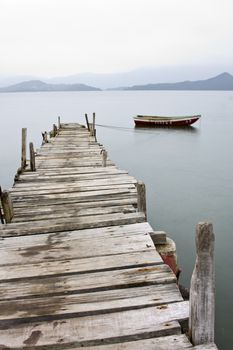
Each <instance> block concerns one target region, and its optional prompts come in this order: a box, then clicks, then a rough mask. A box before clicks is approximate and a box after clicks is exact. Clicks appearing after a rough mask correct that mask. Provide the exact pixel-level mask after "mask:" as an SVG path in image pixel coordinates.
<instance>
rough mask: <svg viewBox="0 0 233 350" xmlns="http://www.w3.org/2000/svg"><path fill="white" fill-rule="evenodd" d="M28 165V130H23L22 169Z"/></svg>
mask: <svg viewBox="0 0 233 350" xmlns="http://www.w3.org/2000/svg"><path fill="white" fill-rule="evenodd" d="M26 165H27V129H26V128H23V129H22V147H21V169H22V170H23V169H25V168H26Z"/></svg>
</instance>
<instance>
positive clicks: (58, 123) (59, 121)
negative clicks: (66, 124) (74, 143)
mask: <svg viewBox="0 0 233 350" xmlns="http://www.w3.org/2000/svg"><path fill="white" fill-rule="evenodd" d="M57 119H58V120H57V127H58V129H61V117H58V118H57Z"/></svg>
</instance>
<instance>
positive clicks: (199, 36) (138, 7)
mask: <svg viewBox="0 0 233 350" xmlns="http://www.w3.org/2000/svg"><path fill="white" fill-rule="evenodd" d="M0 50H1V54H0V74H33V75H40V76H56V75H68V74H73V73H80V72H121V71H128V70H133V69H135V68H138V67H145V66H155V67H159V66H164V65H176V64H179V65H180V64H202V63H204V64H206V63H210V64H215V63H216V64H219V65H221V64H224V65H226V64H231V63H232V62H233V0H0Z"/></svg>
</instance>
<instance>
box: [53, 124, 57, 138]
mask: <svg viewBox="0 0 233 350" xmlns="http://www.w3.org/2000/svg"><path fill="white" fill-rule="evenodd" d="M56 135H57V125H56V124H53V137H55V136H56Z"/></svg>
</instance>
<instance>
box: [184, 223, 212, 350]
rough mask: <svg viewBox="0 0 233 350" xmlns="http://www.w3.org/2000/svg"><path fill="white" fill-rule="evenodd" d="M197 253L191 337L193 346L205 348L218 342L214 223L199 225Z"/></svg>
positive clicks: (191, 295) (192, 294)
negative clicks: (215, 322) (215, 336)
mask: <svg viewBox="0 0 233 350" xmlns="http://www.w3.org/2000/svg"><path fill="white" fill-rule="evenodd" d="M196 250H197V257H196V264H195V268H194V271H193V274H192V278H191V287H190V317H189V334H190V339H191V341H192V343H193V345H201V344H208V343H214V318H215V316H214V313H215V274H214V233H213V226H212V224H211V223H208V222H201V223H199V224H198V225H197V227H196Z"/></svg>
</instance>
